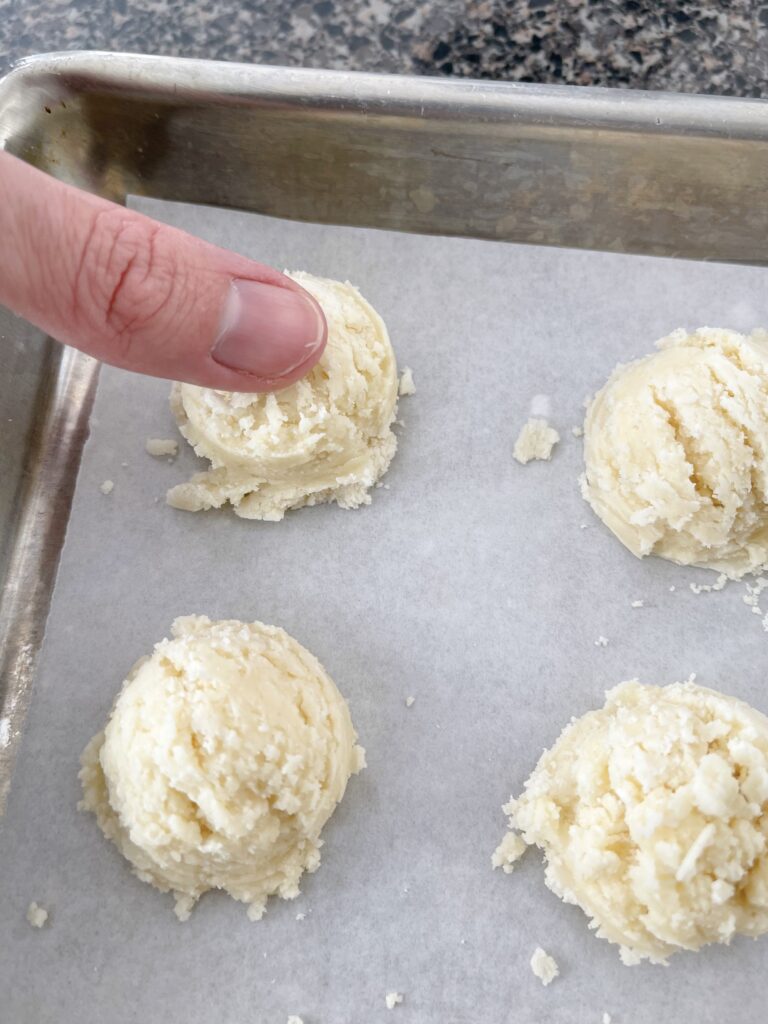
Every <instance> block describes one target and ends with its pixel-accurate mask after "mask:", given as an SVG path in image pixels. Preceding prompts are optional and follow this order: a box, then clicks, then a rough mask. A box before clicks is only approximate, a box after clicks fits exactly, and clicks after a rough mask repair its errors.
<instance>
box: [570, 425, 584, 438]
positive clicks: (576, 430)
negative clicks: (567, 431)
mask: <svg viewBox="0 0 768 1024" xmlns="http://www.w3.org/2000/svg"><path fill="white" fill-rule="evenodd" d="M571 433H572V434H573V436H574V437H583V436H584V428H583V427H571Z"/></svg>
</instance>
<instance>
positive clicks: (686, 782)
mask: <svg viewBox="0 0 768 1024" xmlns="http://www.w3.org/2000/svg"><path fill="white" fill-rule="evenodd" d="M504 810H505V811H506V813H507V814H508V815H509V816H510V820H509V824H510V828H511V829H513V830H515V834H519V835H520V837H521V838H522V839H524V840H525V842H526V843H527V844H529V845H536V846H538V847H539V848H540V849H541V850H542V851H543V853H544V857H545V861H546V874H545V878H546V883H547V885H548V886H549V888H550V889H552V891H553V892H555V893H556V894H557V895H558V896H560V898H561V899H563V900H565V901H566V902H567V903H574V904H577V905H578V906H580V907H581V908H582V910H583V911H584V912H585V913H586V914H587V916H588V917H589V918H590V926H591V927H592V928H593V929H595V932H596V934H597V935H598V936H599V937H600V938H602V939H607V940H608V941H610V942H614V943H616V944H617V945H618V946H619V948H620V956H621V960H622V962H623V963H625V964H627V965H630V964H635V963H639V962H640V961H641V960H643V959H648V960H650V961H651V962H652V963H665V962H666V961H667V959H668V958H669V957H670V956H671V955H672V954H674V953H676V952H678V951H680V950H684V949H687V950H697V949H700V948H701V947H702V946H705V945H708V944H709V943H714V942H722V943H726V944H727V943H729V942H730V941H731V939H732V938H733V936H734V935H739V934H741V935H747V936H751V937H752V938H757V937H758V936H759V935H762V934H764V933H765V932H768V850H766V842H765V836H766V834H768V718H766V717H765V716H764V715H762V714H760V713H759V712H758V711H755V710H754V709H753V708H751V707H750V706H749V705H747V704H745V703H743V702H742V701H740V700H737V699H736V698H735V697H729V696H726V695H724V694H722V693H718V692H716V691H715V690H709V689H706V688H704V687H701V686H698V685H696V684H695V683H694V682H693V678H691V679H689V680H688V681H687V682H685V683H673V684H672V685H670V686H663V687H661V686H645V685H642V684H641V683H639V682H638V681H637V680H632V681H630V682H626V683H621V684H620V685H618V686H616V687H614V688H613V689H612V690H609V691H608V693H607V694H606V702H605V705H604V706H603V707H602V708H600V709H599V710H596V711H591V712H589V713H588V714H586V715H584V716H583V717H581V718H577V719H574V720H573V721H572V722H571V724H570V725H568V726H567V727H566V728H565V730H564V731H563V732H562V734H561V735H560V737H559V739H558V740H557V741H556V742H555V744H554V745H553V746H552V747H551V749H549V750H546V751H544V753H543V754H542V756H541V758H540V760H539V762H538V764H537V766H536V768H535V769H534V771H533V773H532V774H531V776H530V778H529V779H528V781H527V782H526V783H525V787H524V789H523V793H522V794H521V796H519V797H518V798H517V799H513V800H511V801H510V803H509V804H507V806H506V807H505V808H504ZM507 843H508V839H507V838H506V837H505V839H504V841H503V842H502V845H501V846H500V848H499V856H500V857H503V856H504V851H505V848H506V845H507Z"/></svg>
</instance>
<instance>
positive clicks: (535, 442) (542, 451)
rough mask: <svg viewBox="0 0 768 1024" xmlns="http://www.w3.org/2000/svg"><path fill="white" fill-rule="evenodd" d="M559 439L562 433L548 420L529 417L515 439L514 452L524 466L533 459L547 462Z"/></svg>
mask: <svg viewBox="0 0 768 1024" xmlns="http://www.w3.org/2000/svg"><path fill="white" fill-rule="evenodd" d="M559 440H560V435H559V434H558V432H557V431H556V430H555V428H554V427H550V425H549V423H547V421H546V420H543V419H529V420H528V422H527V423H526V424H525V425H524V426H523V429H522V430H521V431H520V434H519V436H518V438H517V441H515V447H514V451H513V453H512V454H513V455H514V457H515V458H516V459H517V461H518V462H520V463H522V465H523V466H525V465H526V464H527V463H528V462H531V461H532V460H533V459H539V460H541V461H543V462H546V461H548V460H549V459H550V458H551V457H552V449H553V448H554V447H555V445H556V444H557V442H558V441H559Z"/></svg>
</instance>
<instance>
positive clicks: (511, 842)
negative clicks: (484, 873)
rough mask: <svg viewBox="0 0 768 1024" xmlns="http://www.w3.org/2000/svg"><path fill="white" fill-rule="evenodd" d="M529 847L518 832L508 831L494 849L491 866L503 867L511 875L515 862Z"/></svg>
mask: <svg viewBox="0 0 768 1024" xmlns="http://www.w3.org/2000/svg"><path fill="white" fill-rule="evenodd" d="M527 849H528V844H527V843H526V841H525V840H524V839H523V838H522V836H519V835H518V834H517V832H507V834H506V835H505V836H504V838H503V839H502V841H501V842H500V843H499V845H498V846H497V847H496V849H495V850H494V851H493V855H492V856H491V867H492V868H494V869H496V868H501V870H502V871H503V872H504V874H505V875H511V874H512V872H513V871H514V869H515V864H516V863H517V861H519V860H520V858H521V857H522V856H523V854H524V853H525V851H526V850H527Z"/></svg>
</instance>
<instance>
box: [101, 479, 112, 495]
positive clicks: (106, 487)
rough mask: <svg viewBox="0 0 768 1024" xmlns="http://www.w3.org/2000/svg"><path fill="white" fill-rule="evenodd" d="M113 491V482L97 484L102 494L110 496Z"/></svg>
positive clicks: (106, 481)
mask: <svg viewBox="0 0 768 1024" xmlns="http://www.w3.org/2000/svg"><path fill="white" fill-rule="evenodd" d="M114 489H115V482H114V480H104V482H103V483H101V484H99V490H100V491H101V493H102V494H111V493H112V491H113V490H114Z"/></svg>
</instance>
